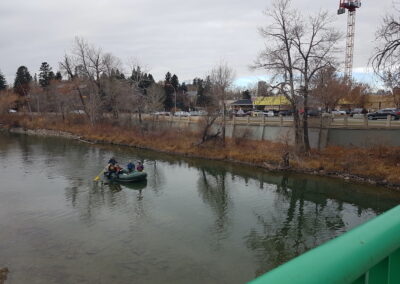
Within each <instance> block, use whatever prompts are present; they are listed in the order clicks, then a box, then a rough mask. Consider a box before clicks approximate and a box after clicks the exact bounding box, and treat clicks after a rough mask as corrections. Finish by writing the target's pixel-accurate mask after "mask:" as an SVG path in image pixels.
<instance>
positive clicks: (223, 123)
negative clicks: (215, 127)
mask: <svg viewBox="0 0 400 284" xmlns="http://www.w3.org/2000/svg"><path fill="white" fill-rule="evenodd" d="M222 143H223V145H224V146H225V102H224V103H223V107H222Z"/></svg>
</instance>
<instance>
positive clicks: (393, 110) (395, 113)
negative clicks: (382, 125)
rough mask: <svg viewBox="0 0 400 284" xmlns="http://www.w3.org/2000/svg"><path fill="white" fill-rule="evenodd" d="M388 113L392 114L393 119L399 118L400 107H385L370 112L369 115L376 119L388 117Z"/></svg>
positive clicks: (371, 118) (369, 117) (370, 117)
mask: <svg viewBox="0 0 400 284" xmlns="http://www.w3.org/2000/svg"><path fill="white" fill-rule="evenodd" d="M388 115H390V116H391V118H392V119H394V120H398V119H399V118H400V109H396V108H384V109H381V110H378V111H376V112H371V113H369V114H368V115H367V117H368V119H370V120H376V119H386V118H387V117H388Z"/></svg>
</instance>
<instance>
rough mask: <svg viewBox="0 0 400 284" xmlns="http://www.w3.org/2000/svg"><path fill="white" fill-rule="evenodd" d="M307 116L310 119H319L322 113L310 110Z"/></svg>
mask: <svg viewBox="0 0 400 284" xmlns="http://www.w3.org/2000/svg"><path fill="white" fill-rule="evenodd" d="M307 115H308V116H309V117H317V116H320V115H321V111H319V110H317V109H309V110H308V111H307Z"/></svg>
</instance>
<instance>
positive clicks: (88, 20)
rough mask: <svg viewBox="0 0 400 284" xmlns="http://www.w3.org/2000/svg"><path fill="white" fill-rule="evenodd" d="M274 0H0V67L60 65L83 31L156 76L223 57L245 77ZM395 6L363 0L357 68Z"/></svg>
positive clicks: (309, 8) (9, 70)
mask: <svg viewBox="0 0 400 284" xmlns="http://www.w3.org/2000/svg"><path fill="white" fill-rule="evenodd" d="M271 2H272V1H271V0H246V1H243V0H241V1H238V0H201V1H199V0H198V1H190V0H186V1H183V0H164V1H158V0H157V1H149V0H147V1H145V0H68V1H65V0H0V36H1V39H0V70H1V71H2V73H3V74H4V75H6V78H7V81H8V83H9V84H10V83H12V82H13V80H14V76H15V73H16V70H17V68H18V67H19V66H20V65H25V66H27V67H28V69H29V70H30V72H31V74H32V75H33V74H34V73H38V69H39V67H40V64H41V62H43V61H46V62H48V63H49V64H50V66H52V67H53V70H54V71H57V70H58V62H59V61H60V60H61V59H62V56H63V55H64V53H65V52H68V51H69V50H70V49H71V46H72V42H73V39H74V37H75V36H80V37H84V38H85V39H86V40H87V41H89V42H90V43H92V44H94V45H96V46H98V47H101V48H102V49H103V50H104V51H107V52H111V53H113V54H114V55H116V56H117V57H119V58H120V59H121V60H122V61H123V62H125V63H127V62H128V61H129V60H130V59H131V58H136V59H137V60H139V62H140V63H141V64H142V65H144V66H147V68H148V70H149V71H150V72H151V73H152V74H153V75H154V77H155V79H156V80H161V79H163V78H164V75H165V73H166V72H167V71H170V72H171V73H175V74H177V75H178V77H179V79H180V81H184V80H191V79H193V78H194V77H196V76H197V77H199V76H200V77H203V76H205V75H206V74H207V72H208V71H209V70H210V69H211V68H212V67H213V65H215V64H216V63H218V62H220V61H221V60H225V61H226V62H228V64H229V65H230V66H231V67H232V68H233V69H234V70H235V71H236V77H237V78H238V82H239V83H240V84H244V83H245V82H247V81H248V80H250V79H251V80H254V78H258V77H259V76H262V75H263V72H262V71H257V72H254V71H250V70H249V68H248V66H249V65H250V64H251V63H252V62H253V60H254V59H255V58H256V56H257V53H258V52H259V51H260V50H262V48H263V39H262V38H261V37H260V36H259V34H258V32H257V27H260V26H265V25H267V24H268V19H267V18H266V17H265V16H264V15H263V13H262V11H263V10H265V9H267V8H268V7H270V5H271ZM338 3H339V0H322V1H316V0H313V1H312V0H293V5H294V7H296V8H298V9H299V10H301V11H304V13H309V12H313V11H315V12H317V11H318V10H320V9H326V10H328V11H329V12H331V13H332V15H336V11H337V8H338ZM391 10H392V0H379V1H372V0H364V1H362V7H361V8H360V9H359V10H358V11H357V18H356V39H355V50H354V64H353V66H354V68H355V71H357V72H359V73H363V72H365V67H366V66H367V63H368V58H369V57H370V55H371V53H372V49H373V46H374V38H375V31H376V28H377V26H378V25H379V24H380V22H381V19H382V16H383V15H385V14H386V13H388V12H390V11H391ZM335 18H336V22H335V25H336V27H337V28H338V29H340V30H341V31H342V32H343V33H345V31H346V21H347V15H340V16H335ZM342 45H343V47H344V41H343V42H342ZM343 57H344V52H343ZM125 71H127V69H126V70H125ZM361 75H362V74H359V75H357V76H358V77H359V78H361Z"/></svg>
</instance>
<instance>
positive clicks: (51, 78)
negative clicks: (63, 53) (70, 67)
mask: <svg viewBox="0 0 400 284" xmlns="http://www.w3.org/2000/svg"><path fill="white" fill-rule="evenodd" d="M55 78H56V74H54V72H53V71H50V72H49V81H50V82H51V80H54V79H55Z"/></svg>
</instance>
